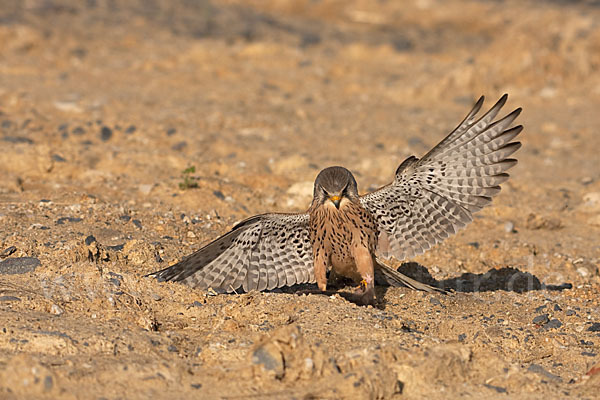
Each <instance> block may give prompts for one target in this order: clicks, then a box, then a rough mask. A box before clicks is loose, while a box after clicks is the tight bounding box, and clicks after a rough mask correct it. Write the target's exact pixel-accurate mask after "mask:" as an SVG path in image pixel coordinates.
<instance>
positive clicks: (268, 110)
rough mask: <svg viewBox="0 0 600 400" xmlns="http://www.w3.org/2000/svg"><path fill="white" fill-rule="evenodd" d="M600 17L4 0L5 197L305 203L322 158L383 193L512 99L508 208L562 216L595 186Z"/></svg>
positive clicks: (403, 5)
mask: <svg viewBox="0 0 600 400" xmlns="http://www.w3.org/2000/svg"><path fill="white" fill-rule="evenodd" d="M599 24H600V7H598V3H597V2H594V1H511V0H507V1H456V0H451V1H435V0H419V1H414V2H397V1H376V2H373V1H360V0H355V1H335V0H331V1H325V0H323V1H317V0H287V1H284V0H277V1H219V2H217V1H212V2H211V1H202V0H198V1H190V0H176V1H156V0H154V1H114V0H112V1H100V0H88V1H69V0H28V1H10V0H2V6H1V7H0V124H1V125H0V135H1V136H0V143H1V144H2V148H3V151H2V152H0V175H1V178H0V179H1V180H2V185H0V195H3V196H6V199H8V200H11V199H39V198H55V197H59V198H60V197H65V196H66V197H67V198H68V199H65V202H66V203H69V202H73V201H74V200H73V199H74V198H77V196H88V195H91V196H95V197H98V198H100V199H102V200H103V201H106V202H108V203H111V202H113V203H117V204H119V205H120V207H122V208H123V209H126V210H129V211H131V212H138V211H139V212H142V211H143V210H146V209H148V208H150V207H154V206H157V205H160V206H161V207H162V206H164V207H166V208H168V209H177V210H181V212H182V213H184V214H186V215H195V217H194V218H195V219H194V220H195V221H196V220H197V221H204V220H205V219H206V218H205V216H206V215H209V214H210V213H213V214H215V215H219V218H220V217H221V216H222V217H223V218H224V220H223V221H222V222H223V223H224V224H225V225H226V224H228V223H231V222H232V221H234V220H236V219H240V218H243V217H245V216H247V215H248V214H253V213H258V212H264V211H269V210H274V209H275V210H283V211H287V210H290V211H297V210H303V209H305V208H306V207H307V205H308V203H309V201H310V198H311V193H312V182H313V180H314V177H315V176H316V174H317V173H318V172H319V170H321V169H322V168H324V167H326V166H329V165H334V164H341V165H344V166H346V167H348V168H350V169H351V170H352V171H353V172H354V173H355V174H356V175H357V178H358V182H359V188H360V190H361V191H363V192H364V191H367V190H369V189H373V188H376V187H378V186H379V185H382V184H385V183H387V182H389V180H390V179H391V177H392V173H393V171H394V170H395V168H396V166H397V165H398V164H399V163H400V162H401V161H402V160H403V159H404V158H405V157H407V156H409V155H412V154H415V155H417V156H419V155H421V154H423V153H424V152H426V151H427V150H428V149H429V148H430V147H431V146H433V145H435V144H436V143H437V142H438V141H439V140H440V139H441V138H442V137H443V136H444V135H445V134H446V133H448V132H449V131H450V130H451V129H452V128H453V127H454V126H455V125H456V124H457V123H458V122H459V121H460V120H461V119H462V117H463V116H464V115H465V114H466V112H467V111H468V110H469V109H470V107H471V106H472V104H473V103H474V101H475V100H476V99H477V98H478V97H479V96H480V95H482V94H483V95H486V96H487V97H488V103H487V106H490V105H491V104H492V102H494V101H495V100H496V99H498V98H499V97H500V96H501V95H502V94H503V93H509V95H510V97H509V102H508V105H507V110H506V112H508V111H510V110H508V108H511V109H512V108H516V107H517V106H523V107H524V109H525V112H524V113H523V115H522V116H521V118H520V119H519V121H520V123H523V124H524V125H525V126H526V129H525V131H524V134H523V135H522V140H523V141H524V143H525V146H524V147H523V149H522V150H521V151H520V152H519V154H518V157H519V159H520V164H519V166H518V167H517V168H516V169H515V170H514V172H515V173H516V178H515V179H514V180H511V181H510V182H509V184H508V185H507V187H506V188H505V191H507V192H508V193H509V194H508V195H505V196H506V197H502V196H501V197H500V199H501V200H499V201H500V203H499V205H500V206H501V205H502V204H504V203H506V204H508V205H510V207H509V209H508V211H506V213H507V214H509V215H510V216H511V218H513V219H515V220H517V221H518V220H519V219H521V220H523V221H526V219H527V216H528V214H529V213H530V212H531V211H532V210H540V209H544V207H545V208H546V211H544V212H548V213H560V212H564V210H565V209H567V210H568V209H569V206H565V204H564V201H563V200H561V199H564V198H565V196H566V195H565V191H567V192H569V191H575V192H577V195H573V196H571V197H570V199H573V198H575V199H577V201H576V202H575V203H576V204H579V203H582V202H583V203H585V202H588V201H587V200H585V199H587V197H585V196H586V195H587V194H588V192H591V193H596V192H595V189H594V187H595V186H596V185H598V177H599V169H598V165H597V162H596V158H597V149H598V144H599V139H598V137H600V136H599V135H598V134H597V126H598V121H599V117H598V113H597V110H598V105H599V99H600V74H599V73H598V68H599V67H600V29H598V25H599ZM485 107H486V106H484V108H485ZM187 188H198V189H199V190H183V189H187ZM510 193H513V194H512V196H513V197H510V196H511V195H510ZM588 197H589V196H588ZM592 197H593V196H592ZM593 198H594V199H595V197H593ZM594 201H597V202H600V200H594ZM502 202H504V203H502ZM522 204H529V205H530V206H522ZM594 204H596V203H594ZM593 207H596V206H593ZM593 207H592V209H593V210H595V208H593ZM499 209H501V208H499ZM588 211H589V210H588ZM582 218H583V220H585V221H586V222H585V224H584V225H585V226H587V225H586V224H588V222H589V221H595V222H592V225H593V226H596V225H594V224H600V220H599V218H600V217H598V216H595V215H592V216H591V217H590V216H589V215H588V214H582ZM594 218H595V219H594ZM596 220H598V221H596ZM199 226H202V227H205V228H206V229H205V231H204V232H203V235H207V236H209V235H212V234H213V233H214V232H213V230H212V229H214V226H212V222H210V221H209V222H207V223H206V224H200V225H198V227H199ZM198 227H197V228H198ZM198 229H200V228H198ZM202 229H204V228H202Z"/></svg>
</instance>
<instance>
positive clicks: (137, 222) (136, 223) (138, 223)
mask: <svg viewBox="0 0 600 400" xmlns="http://www.w3.org/2000/svg"><path fill="white" fill-rule="evenodd" d="M131 222H132V223H133V224H134V225H135V227H136V228H138V229H142V222H141V221H140V220H139V219H134V220H132V221H131Z"/></svg>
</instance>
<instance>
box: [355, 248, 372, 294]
mask: <svg viewBox="0 0 600 400" xmlns="http://www.w3.org/2000/svg"><path fill="white" fill-rule="evenodd" d="M354 262H355V263H356V269H357V271H358V273H359V275H360V277H361V278H362V280H361V281H360V286H359V287H358V288H357V289H356V292H355V293H356V294H358V295H359V296H360V297H359V299H358V300H359V302H360V303H362V304H373V303H375V280H374V272H373V257H372V256H371V252H369V250H368V249H366V248H357V249H355V250H354Z"/></svg>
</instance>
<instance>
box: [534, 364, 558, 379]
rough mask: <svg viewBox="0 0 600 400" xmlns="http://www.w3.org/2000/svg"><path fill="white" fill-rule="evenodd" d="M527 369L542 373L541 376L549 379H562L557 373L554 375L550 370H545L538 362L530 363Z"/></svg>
mask: <svg viewBox="0 0 600 400" xmlns="http://www.w3.org/2000/svg"><path fill="white" fill-rule="evenodd" d="M527 371H529V372H533V373H536V374H540V375H543V376H545V377H546V378H548V379H550V380H553V381H561V380H562V379H561V378H560V376H558V375H554V374H552V373H550V372H548V371H546V370H545V369H544V367H542V366H541V365H539V364H531V365H530V366H529V368H527Z"/></svg>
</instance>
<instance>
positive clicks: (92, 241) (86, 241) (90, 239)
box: [85, 235, 96, 246]
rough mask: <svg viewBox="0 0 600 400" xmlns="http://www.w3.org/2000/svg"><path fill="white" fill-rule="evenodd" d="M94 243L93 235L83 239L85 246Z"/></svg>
mask: <svg viewBox="0 0 600 400" xmlns="http://www.w3.org/2000/svg"><path fill="white" fill-rule="evenodd" d="M94 242H96V238H95V237H94V235H89V236H88V237H86V238H85V245H86V246H89V245H90V244H92V243H94Z"/></svg>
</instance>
